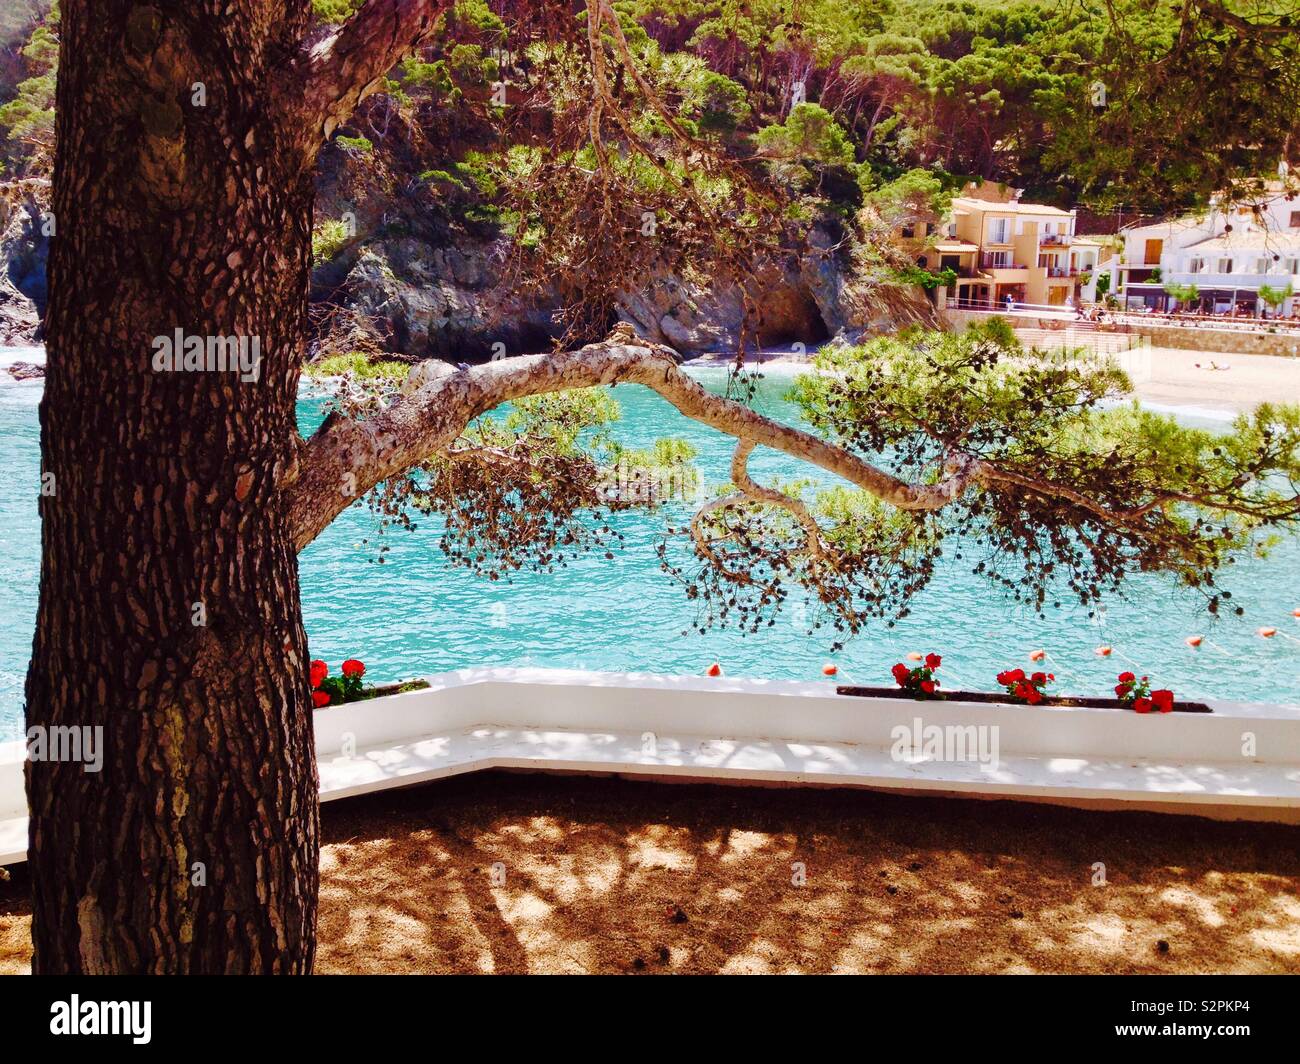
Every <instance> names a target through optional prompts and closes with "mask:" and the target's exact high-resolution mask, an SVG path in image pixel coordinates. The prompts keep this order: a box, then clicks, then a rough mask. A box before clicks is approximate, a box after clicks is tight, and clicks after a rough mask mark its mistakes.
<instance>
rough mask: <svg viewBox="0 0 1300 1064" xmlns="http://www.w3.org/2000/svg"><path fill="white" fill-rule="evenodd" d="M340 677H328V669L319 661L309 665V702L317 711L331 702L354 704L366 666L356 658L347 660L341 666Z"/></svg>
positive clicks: (359, 691) (359, 693) (316, 660)
mask: <svg viewBox="0 0 1300 1064" xmlns="http://www.w3.org/2000/svg"><path fill="white" fill-rule="evenodd" d="M340 668H341V669H342V672H343V675H342V677H338V676H330V674H329V673H330V667H329V666H328V665H326V664H325V662H323V661H321V660H320V659H315V660H313V661H312V663H311V687H312V691H311V701H312V705H314V706H315V707H316V708H317V709H320V708H322V707H323V706H328V705H329V704H330V703H331V702H334V701H338V702H354V701H356V699H357V698H359V697H360V695H361V677H363V676H364V675H365V674H366V666H365V664H364V663H363V662H360V661H358V660H357V659H356V658H348V660H347V661H345V662H344V663H343V664H342V666H340Z"/></svg>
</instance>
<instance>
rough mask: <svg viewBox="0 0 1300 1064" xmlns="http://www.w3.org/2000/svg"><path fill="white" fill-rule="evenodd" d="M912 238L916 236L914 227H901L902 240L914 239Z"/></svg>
mask: <svg viewBox="0 0 1300 1064" xmlns="http://www.w3.org/2000/svg"><path fill="white" fill-rule="evenodd" d="M914 236H916V226H914V225H905V226H903V239H904V240H911V239H912V237H914Z"/></svg>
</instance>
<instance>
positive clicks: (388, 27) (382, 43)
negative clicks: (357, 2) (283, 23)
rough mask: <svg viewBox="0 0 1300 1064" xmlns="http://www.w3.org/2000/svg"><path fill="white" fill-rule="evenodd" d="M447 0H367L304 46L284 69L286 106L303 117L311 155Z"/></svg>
mask: <svg viewBox="0 0 1300 1064" xmlns="http://www.w3.org/2000/svg"><path fill="white" fill-rule="evenodd" d="M450 6H451V3H450V0H367V3H366V4H365V6H364V7H362V8H361V10H359V11H358V12H357V13H356V14H355V15H353V16H352V17H351V18H350V19H348V21H347V22H345V23H344V24H343V25H342V26H340V27H338V29H336V30H335V31H334V32H333V33H331V34H330V35H329V36H328V37H326V38H325V39H324V40H323V41H321V42H320V43H319V44H317V45H315V46H314V47H312V48H311V49H310V50H309V51H306V52H304V54H303V56H302V58H301V59H300V60H299V62H298V63H296V64H295V65H294V66H293V67H292V68H291V69H290V73H289V91H290V93H291V95H292V99H291V103H290V106H291V107H292V110H293V111H294V113H296V114H300V115H301V116H302V117H303V119H304V126H303V133H302V135H303V148H304V150H305V151H306V152H307V153H308V154H309V157H310V158H313V159H314V158H315V152H316V149H317V148H319V147H320V144H321V142H322V141H323V140H328V139H329V138H330V137H331V136H333V134H334V130H336V129H337V128H338V127H339V126H340V125H341V124H342V123H344V122H346V121H347V120H348V118H349V116H351V114H352V112H353V111H355V110H356V108H357V105H358V104H359V103H360V102H361V101H362V100H364V99H365V98H366V97H367V96H369V95H370V94H371V93H372V92H376V91H378V90H379V89H380V88H381V87H382V86H383V82H384V75H386V74H387V73H388V72H389V71H390V70H392V69H393V67H395V66H396V65H397V64H398V63H399V62H400V61H401V60H402V59H403V58H404V57H405V56H407V55H408V54H410V52H411V50H412V49H414V48H415V47H416V46H418V45H419V44H421V43H422V42H423V41H425V40H426V39H427V38H428V37H429V36H430V34H431V33H432V32H433V29H434V26H435V24H436V23H437V21H438V18H439V16H441V15H442V13H443V12H444V11H445V10H447V8H449V7H450Z"/></svg>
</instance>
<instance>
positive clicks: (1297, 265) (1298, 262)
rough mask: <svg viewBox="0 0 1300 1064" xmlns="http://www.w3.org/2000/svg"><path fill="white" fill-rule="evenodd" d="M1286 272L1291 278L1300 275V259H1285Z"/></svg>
mask: <svg viewBox="0 0 1300 1064" xmlns="http://www.w3.org/2000/svg"><path fill="white" fill-rule="evenodd" d="M1286 272H1287V273H1289V274H1291V275H1292V276H1295V275H1296V274H1297V273H1300V259H1287V260H1286Z"/></svg>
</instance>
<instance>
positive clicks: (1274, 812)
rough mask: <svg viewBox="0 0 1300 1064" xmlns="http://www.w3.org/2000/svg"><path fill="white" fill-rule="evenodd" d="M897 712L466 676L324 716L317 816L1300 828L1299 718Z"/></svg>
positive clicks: (3, 827) (788, 693)
mask: <svg viewBox="0 0 1300 1064" xmlns="http://www.w3.org/2000/svg"><path fill="white" fill-rule="evenodd" d="M898 695H899V692H897V691H896V690H893V689H890V690H888V691H887V692H885V693H872V694H864V695H859V694H853V695H848V694H841V693H839V692H838V691H837V689H836V687H835V686H834V685H833V684H832V683H830V682H818V683H799V682H791V681H779V680H745V679H735V678H732V677H727V676H723V677H718V678H705V677H700V676H658V675H644V674H641V675H638V674H625V673H594V672H581V671H575V670H564V669H497V668H484V669H463V670H460V671H458V672H451V673H443V674H442V675H439V676H431V677H429V678H428V686H427V687H425V688H423V689H416V690H406V691H404V692H402V693H398V694H385V695H379V696H377V697H374V698H371V699H365V700H361V701H358V702H349V703H345V704H343V705H336V706H327V707H325V708H323V709H319V710H317V711H315V714H314V717H313V723H314V725H315V733H316V753H317V760H318V766H319V774H320V786H321V800H322V801H331V800H333V799H336V798H344V797H347V796H349V795H355V794H365V793H368V792H372V791H378V790H384V789H387V788H390V787H404V786H411V785H414V784H420V783H426V782H428V781H431V780H436V779H442V778H445V777H449V776H454V775H459V774H463V773H467V772H475V771H479V770H482V769H527V770H532V771H560V772H588V773H614V774H619V775H627V776H637V777H649V778H674V779H687V780H692V781H719V782H721V781H731V782H742V783H769V784H784V785H796V786H798V785H824V786H846V787H870V788H875V789H884V790H897V791H909V792H913V793H926V794H944V795H956V796H962V797H968V798H1003V799H1020V800H1030V801H1049V802H1058V803H1065V804H1071V805H1079V806H1083V807H1088V808H1125V809H1152V810H1157V811H1160V812H1180V813H1192V814H1197V815H1201V816H1213V817H1218V818H1223V819H1251V820H1269V821H1277V822H1284V823H1300V706H1279V705H1271V704H1265V703H1238V702H1220V701H1217V700H1210V702H1209V703H1208V708H1209V709H1210V710H1211V712H1208V713H1206V712H1183V713H1180V714H1173V713H1168V714H1138V713H1133V712H1122V713H1120V712H1116V711H1115V709H1114V708H1111V707H1109V706H1105V705H1103V706H1093V705H1050V704H1046V705H1040V706H1035V707H1028V706H1023V705H1015V704H1012V703H1009V702H1006V701H999V700H998V699H997V696H995V695H988V694H984V693H981V694H977V695H974V696H967V695H965V694H962V693H960V692H957V693H953V692H950V693H949V694H948V696H947V697H946V698H944V699H927V700H923V701H918V700H915V699H912V698H908V697H902V698H900V697H898ZM1081 701H1086V700H1081ZM1097 701H1103V702H1104V701H1106V700H1097ZM1031 708H1032V709H1033V710H1034V712H1025V710H1027V709H1031ZM930 728H938V729H942V730H944V731H945V733H952V734H957V735H961V734H977V735H984V736H987V737H989V738H990V739H994V738H995V740H996V744H997V759H996V763H995V764H981V763H977V762H976V761H972V760H966V761H963V760H961V759H948V760H945V759H944V758H943V757H937V758H936V757H930V756H926V755H925V754H924V752H923V751H922V752H921V754H920V755H919V756H915V757H913V756H899V755H898V753H897V750H896V749H895V747H896V745H897V743H898V741H899V739H898V737H899V735H900V733H902V734H906V733H907V732H908V731H909V730H912V731H920V730H923V729H930ZM980 729H984V730H983V731H980ZM1247 740H1248V741H1249V743H1248V745H1247ZM23 753H24V746H23V744H22V743H21V742H12V743H5V744H0V864H8V863H13V862H15V861H21V860H24V859H25V858H26V849H27V813H26V799H25V795H24V791H23Z"/></svg>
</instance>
